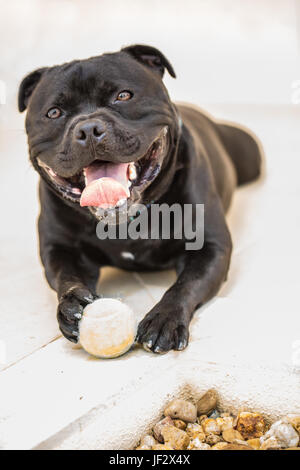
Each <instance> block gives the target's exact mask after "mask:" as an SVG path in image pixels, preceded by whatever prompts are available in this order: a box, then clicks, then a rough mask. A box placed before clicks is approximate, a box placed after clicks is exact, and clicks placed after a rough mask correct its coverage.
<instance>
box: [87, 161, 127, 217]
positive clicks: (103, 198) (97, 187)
mask: <svg viewBox="0 0 300 470" xmlns="http://www.w3.org/2000/svg"><path fill="white" fill-rule="evenodd" d="M127 170H128V163H118V164H115V163H93V164H92V165H90V166H89V167H87V168H85V176H86V187H85V189H84V190H83V192H82V195H81V198H80V205H81V206H95V207H101V208H103V209H107V208H108V207H114V206H115V205H116V204H117V202H118V201H119V200H120V199H127V197H128V196H129V190H128V186H127V184H128V177H127Z"/></svg>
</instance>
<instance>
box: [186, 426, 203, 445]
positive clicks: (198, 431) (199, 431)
mask: <svg viewBox="0 0 300 470" xmlns="http://www.w3.org/2000/svg"><path fill="white" fill-rule="evenodd" d="M186 432H187V434H188V436H190V438H191V439H196V437H198V438H199V440H200V441H202V442H204V441H205V433H204V432H203V428H202V426H201V425H200V424H197V423H189V424H188V425H187V427H186Z"/></svg>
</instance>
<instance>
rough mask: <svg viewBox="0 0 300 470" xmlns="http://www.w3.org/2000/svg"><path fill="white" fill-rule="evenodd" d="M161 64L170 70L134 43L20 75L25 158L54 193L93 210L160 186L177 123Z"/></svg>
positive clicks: (154, 194)
mask: <svg viewBox="0 0 300 470" xmlns="http://www.w3.org/2000/svg"><path fill="white" fill-rule="evenodd" d="M165 69H167V70H168V72H169V73H170V75H171V76H173V77H175V73H174V70H173V68H172V66H171V65H170V63H169V61H168V60H167V59H166V58H165V57H164V55H163V54H162V53H161V52H159V51H158V50H157V49H155V48H153V47H149V46H141V45H136V46H130V47H126V48H124V49H122V50H121V51H120V52H117V53H113V54H104V55H101V56H98V57H92V58H90V59H86V60H78V61H73V62H70V63H67V64H63V65H60V66H54V67H46V68H42V69H38V70H36V71H34V72H32V73H31V74H29V75H28V76H26V77H25V78H24V80H23V81H22V83H21V85H20V89H19V110H20V111H24V110H25V109H26V108H27V110H28V112H27V117H26V131H27V134H28V144H29V151H30V158H31V161H32V163H33V165H34V167H35V168H36V170H37V171H38V172H39V173H40V175H41V176H42V178H43V179H45V180H46V181H47V183H48V184H49V185H50V186H51V187H52V189H53V190H55V191H56V192H57V194H58V195H59V196H60V197H62V198H64V199H66V200H68V201H69V202H70V203H72V204H75V205H79V204H80V205H81V206H87V207H88V208H89V209H90V210H91V212H92V213H94V214H95V215H96V216H97V214H99V211H98V209H99V208H102V209H109V208H116V207H121V206H122V204H123V203H125V202H128V203H129V204H130V203H132V202H136V201H141V202H149V201H150V200H152V199H156V200H157V199H158V198H159V197H161V195H162V194H163V193H164V191H166V188H167V187H168V184H169V183H170V178H171V177H172V171H171V169H172V168H173V167H174V162H173V160H174V159H172V155H173V153H174V152H173V151H174V149H175V147H176V144H177V138H178V130H179V129H178V127H179V125H178V117H177V113H176V108H175V107H174V105H173V104H172V103H171V101H170V98H169V95H168V92H167V90H166V88H165V86H164V85H163V82H162V77H163V74H164V71H165ZM168 168H169V170H170V171H163V170H164V169H166V170H168Z"/></svg>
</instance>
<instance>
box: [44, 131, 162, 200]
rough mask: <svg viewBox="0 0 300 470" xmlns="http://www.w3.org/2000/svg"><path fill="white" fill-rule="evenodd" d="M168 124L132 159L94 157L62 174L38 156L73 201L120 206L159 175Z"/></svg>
mask: <svg viewBox="0 0 300 470" xmlns="http://www.w3.org/2000/svg"><path fill="white" fill-rule="evenodd" d="M167 142H168V128H167V127H164V128H163V129H162V131H161V133H160V135H159V137H158V138H156V139H155V141H154V142H153V143H152V145H151V146H150V148H149V149H148V151H147V152H146V154H145V155H144V156H143V157H141V158H140V159H138V160H137V161H135V162H129V163H111V162H107V161H101V160H95V161H94V162H92V163H91V164H90V165H89V166H88V167H86V168H82V169H81V170H80V171H79V172H78V173H77V174H75V175H73V176H71V177H69V178H63V177H61V176H59V175H58V174H57V173H55V172H54V171H53V170H52V168H50V167H49V166H47V165H46V164H45V163H43V162H42V161H41V160H39V159H37V161H38V164H39V166H40V167H41V168H42V169H43V171H44V172H45V173H46V174H47V176H48V178H49V179H50V181H51V183H52V184H53V185H54V187H55V189H56V190H58V191H59V192H60V193H61V194H62V195H63V196H64V197H66V198H67V199H69V200H71V201H72V202H75V203H79V204H80V205H81V206H88V207H94V208H101V209H110V208H115V207H121V206H122V205H123V204H124V203H125V202H126V201H127V199H129V198H131V196H132V193H133V191H134V190H136V191H137V192H138V193H140V192H141V191H143V190H144V189H146V187H147V186H148V185H149V184H150V183H151V182H152V181H153V180H154V179H155V177H156V176H157V175H158V173H159V171H160V168H161V164H162V161H163V158H164V156H165V155H166V153H167V150H168V143H167Z"/></svg>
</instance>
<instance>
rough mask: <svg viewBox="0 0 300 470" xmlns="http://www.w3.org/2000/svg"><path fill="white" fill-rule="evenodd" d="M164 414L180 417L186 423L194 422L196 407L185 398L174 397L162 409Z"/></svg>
mask: <svg viewBox="0 0 300 470" xmlns="http://www.w3.org/2000/svg"><path fill="white" fill-rule="evenodd" d="M164 415H165V416H171V418H177V419H182V420H183V421H186V422H187V423H194V422H195V421H196V419H197V408H196V407H195V405H193V403H191V402H189V401H187V400H181V399H176V400H173V401H171V403H169V405H168V406H167V408H166V409H165V411H164Z"/></svg>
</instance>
